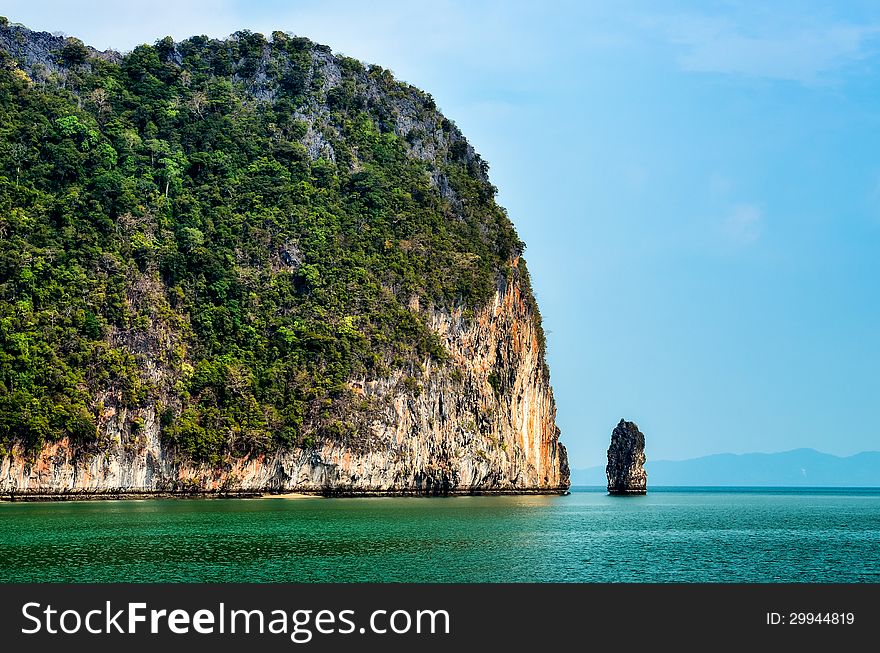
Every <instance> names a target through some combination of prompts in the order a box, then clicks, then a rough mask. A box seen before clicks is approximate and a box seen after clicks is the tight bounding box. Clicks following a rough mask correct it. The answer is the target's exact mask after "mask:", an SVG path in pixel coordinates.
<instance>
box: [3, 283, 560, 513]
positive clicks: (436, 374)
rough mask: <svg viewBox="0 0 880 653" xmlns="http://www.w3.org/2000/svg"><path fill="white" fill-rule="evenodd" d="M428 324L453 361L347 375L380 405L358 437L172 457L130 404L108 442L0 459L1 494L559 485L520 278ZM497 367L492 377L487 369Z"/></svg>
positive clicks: (153, 423) (555, 432) (413, 490)
mask: <svg viewBox="0 0 880 653" xmlns="http://www.w3.org/2000/svg"><path fill="white" fill-rule="evenodd" d="M431 326H432V328H434V329H435V330H436V331H437V333H438V334H440V336H441V337H442V339H443V342H444V344H445V345H446V346H447V348H448V350H449V352H450V355H451V359H452V362H453V364H452V365H444V366H442V367H435V366H431V365H428V366H427V369H426V371H425V375H424V380H423V384H422V388H421V389H420V390H419V391H418V392H412V391H410V390H406V389H402V387H401V385H400V383H399V380H400V379H399V378H395V377H391V378H387V379H381V380H373V381H365V380H363V379H359V380H354V381H353V382H352V386H353V387H354V388H355V392H357V393H363V394H364V395H366V396H368V397H375V398H378V399H379V400H380V401H381V402H382V403H383V404H384V405H385V406H386V408H385V410H384V411H382V412H381V413H380V414H378V415H377V416H376V418H375V420H374V421H373V422H372V423H371V424H370V425H369V440H368V445H366V446H363V445H361V446H358V447H349V446H346V444H345V443H341V442H338V441H325V442H319V443H317V444H316V445H315V446H314V447H310V448H308V449H292V450H287V451H278V452H276V453H273V454H271V455H260V456H255V457H245V458H240V459H235V460H230V461H228V464H225V465H222V466H220V467H211V466H205V465H198V464H194V463H191V462H186V461H180V460H177V459H176V458H175V456H173V455H172V454H171V453H170V452H169V451H167V450H166V448H165V447H163V445H162V439H161V437H160V433H159V431H160V426H159V422H158V420H157V419H156V415H155V412H154V411H150V410H147V411H145V412H144V414H143V420H144V425H143V428H142V431H143V432H142V433H141V434H139V435H132V434H131V427H130V416H129V415H128V414H126V413H125V412H115V411H112V410H110V411H107V412H106V413H105V416H104V421H103V423H102V425H101V429H102V430H103V431H104V433H105V434H106V435H107V437H108V438H109V439H111V440H112V442H113V444H112V445H111V446H109V447H107V448H105V449H103V450H100V451H87V450H78V449H77V448H76V447H72V446H71V445H70V444H69V443H68V442H67V441H65V440H62V441H60V442H57V443H54V444H52V445H49V446H47V447H45V448H43V449H42V450H40V451H39V452H38V453H37V454H36V455H25V454H24V453H23V452H22V451H21V450H18V451H14V452H13V454H12V455H10V456H6V457H4V458H2V459H0V492H2V494H3V495H5V496H7V497H8V496H10V495H11V496H16V495H17V496H19V498H23V497H22V495H28V494H32V495H44V496H45V495H68V494H109V495H125V494H137V493H141V492H147V493H151V492H158V493H186V492H219V493H223V492H226V493H238V492H246V491H256V492H263V491H266V492H282V491H299V492H313V493H321V494H358V493H377V494H382V493H391V494H455V493H528V492H538V493H543V492H561V491H564V490H566V489H567V488H568V485H569V481H568V472H569V470H568V460H567V457H566V452H565V447H564V445H563V444H562V443H560V442H559V440H558V437H559V429H558V428H557V426H556V423H555V415H556V406H555V403H554V400H553V391H552V389H551V388H550V385H549V383H548V379H547V376H546V370H545V366H544V364H543V358H542V356H541V352H540V349H539V346H538V340H537V336H536V333H535V328H534V321H533V316H532V315H531V309H530V307H529V305H528V303H527V302H525V301H524V298H523V295H522V289H521V288H520V286H519V283H518V281H516V280H512V281H511V282H510V283H509V284H507V285H506V286H505V287H503V288H499V290H498V291H497V293H496V295H495V299H494V301H493V302H492V303H491V304H490V305H489V306H487V307H485V308H484V309H483V310H482V311H481V312H480V313H479V314H477V315H475V316H474V317H473V318H472V319H470V320H466V319H464V318H463V317H462V314H461V312H460V311H457V312H454V313H443V312H434V313H432V315H431ZM493 373H494V374H496V375H497V376H498V378H500V379H501V381H500V384H497V388H496V387H493V386H492V384H490V382H489V375H490V374H493Z"/></svg>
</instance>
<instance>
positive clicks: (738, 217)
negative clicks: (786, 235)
mask: <svg viewBox="0 0 880 653" xmlns="http://www.w3.org/2000/svg"><path fill="white" fill-rule="evenodd" d="M721 227H722V231H723V233H724V236H725V238H726V239H727V240H728V241H729V242H731V243H733V244H735V245H749V244H751V243H754V242H756V241H757V240H758V239H759V238H760V237H761V234H762V233H763V231H764V212H763V211H762V210H761V209H760V208H759V207H758V206H756V205H754V204H738V205H736V206H734V207H733V208H732V209H731V210H730V212H729V213H728V214H727V216H726V217H725V218H724V220H723V222H722V225H721Z"/></svg>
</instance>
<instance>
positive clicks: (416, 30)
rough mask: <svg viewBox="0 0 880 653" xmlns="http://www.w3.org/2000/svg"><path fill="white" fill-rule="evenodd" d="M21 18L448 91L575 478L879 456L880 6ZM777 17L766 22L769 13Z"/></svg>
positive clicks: (87, 12)
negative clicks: (291, 47) (498, 225)
mask: <svg viewBox="0 0 880 653" xmlns="http://www.w3.org/2000/svg"><path fill="white" fill-rule="evenodd" d="M119 4H121V3H117V2H77V3H64V2H57V3H52V2H34V1H28V2H20V1H18V0H12V1H9V0H7V1H5V2H4V8H3V10H2V11H3V13H5V14H6V15H7V16H8V17H9V18H10V20H12V21H18V22H22V23H24V24H26V25H28V26H29V27H31V28H34V29H43V30H46V31H56V30H61V31H64V32H65V33H67V34H70V35H76V36H79V37H80V38H82V39H83V40H84V41H86V42H88V43H90V44H92V45H94V46H96V47H100V48H107V47H113V48H116V49H130V48H131V47H133V46H134V45H136V44H137V43H141V42H153V41H155V40H156V39H158V38H161V37H163V36H165V35H166V34H171V35H172V36H174V37H175V38H183V37H186V36H190V35H192V34H196V33H198V34H202V33H204V34H208V35H210V36H225V35H227V34H229V33H231V32H233V31H235V30H238V29H242V28H248V29H252V30H255V31H262V32H264V33H267V34H268V33H270V32H271V31H272V30H276V29H280V30H284V31H292V32H294V33H297V34H300V35H303V36H308V37H309V38H312V39H313V40H316V41H318V42H322V43H326V44H328V45H330V46H331V47H332V48H333V49H334V51H337V52H342V53H344V54H347V55H349V56H353V57H357V58H359V59H362V60H365V61H368V62H372V63H378V64H381V65H383V66H384V67H386V68H390V69H391V70H392V71H394V73H395V74H396V75H397V76H398V77H399V78H401V79H404V80H406V81H408V82H410V83H412V84H415V85H416V86H419V87H421V88H423V89H425V90H427V91H429V92H430V93H431V94H432V95H433V96H434V97H435V99H436V100H437V103H438V105H439V106H440V108H441V109H442V110H443V112H444V113H445V114H446V115H447V116H448V117H450V118H451V119H452V120H454V121H455V122H456V123H457V124H458V125H459V126H460V127H461V128H462V130H463V131H464V133H465V134H466V135H467V137H468V138H469V139H470V141H471V142H472V143H473V144H474V145H475V147H476V148H477V150H478V151H479V152H481V154H482V155H483V156H484V158H485V159H486V160H487V161H488V162H489V163H490V165H491V172H490V174H491V177H492V180H493V182H494V183H495V185H496V186H498V188H499V191H500V192H499V200H500V202H501V203H502V204H503V205H504V206H505V207H507V209H508V211H509V213H510V216H511V218H512V219H513V220H514V222H515V223H516V225H517V228H518V230H519V232H520V235H521V236H522V237H523V239H524V240H525V241H526V243H527V244H528V249H527V251H526V258H527V259H528V262H529V266H530V268H531V270H532V276H533V279H534V285H535V288H536V291H537V295H538V300H539V302H540V305H541V308H542V312H543V315H544V324H545V326H546V327H547V329H548V331H549V334H548V339H549V361H550V366H551V370H552V377H553V385H554V389H555V392H556V397H557V402H558V411H559V412H558V421H559V425H560V427H561V428H562V432H563V440H564V442H565V443H566V445H567V446H568V448H569V451H570V457H571V462H572V466H573V467H585V466H589V465H594V464H600V463H602V461H603V459H604V455H605V449H606V447H607V444H608V440H609V437H610V433H611V429H612V428H613V427H614V425H615V424H616V423H617V421H618V420H619V419H620V418H621V417H626V418H627V419H631V420H634V421H636V422H637V423H638V424H639V426H640V427H641V428H642V430H643V431H644V432H645V434H646V438H647V443H648V444H647V449H648V451H647V453H648V457H649V459H650V458H653V459H670V458H671V459H678V458H689V457H693V456H699V455H704V454H708V453H717V452H727V451H729V452H734V453H741V452H748V451H781V450H787V449H792V448H796V447H814V448H816V449H819V450H822V451H826V452H829V453H835V454H839V455H847V454H852V453H855V452H857V451H861V450H866V449H874V450H876V449H880V427H878V426H877V424H878V419H877V416H876V415H875V414H874V413H875V412H876V410H877V408H878V406H880V380H878V370H880V344H878V343H880V337H878V335H880V290H878V280H880V255H878V253H880V7H878V6H877V5H876V3H868V2H848V3H843V2H842V3H834V6H833V7H829V6H828V4H829V3H818V2H816V3H810V2H798V3H786V2H774V3H753V2H742V3H740V2H693V3H691V2H647V1H645V2H625V1H624V2H603V3H598V2H596V3H585V2H555V3H554V2H546V3H518V2H489V1H487V2H474V1H471V2H466V1H461V2H443V1H435V2H425V3H417V2H382V1H376V2H371V3H361V2H258V1H255V0H251V1H249V2H232V1H230V2H199V1H194V2H168V1H166V0H154V1H153V2H129V3H127V6H126V7H124V8H122V7H120V6H119ZM759 4H764V5H766V6H759Z"/></svg>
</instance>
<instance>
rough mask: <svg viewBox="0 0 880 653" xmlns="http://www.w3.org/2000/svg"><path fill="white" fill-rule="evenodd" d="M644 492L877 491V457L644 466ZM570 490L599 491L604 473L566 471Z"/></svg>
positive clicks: (709, 459)
mask: <svg viewBox="0 0 880 653" xmlns="http://www.w3.org/2000/svg"><path fill="white" fill-rule="evenodd" d="M645 469H646V470H647V472H648V487H649V488H650V487H651V486H652V485H653V486H664V485H667V486H668V485H722V486H777V487H778V486H789V487H791V486H794V487H810V486H812V487H880V451H865V452H862V453H859V454H856V455H854V456H847V457H840V456H832V455H831V454H827V453H822V452H820V451H816V450H815V449H795V450H793V451H783V452H780V453H747V454H731V453H722V454H715V455H712V456H703V457H702V458H692V459H690V460H656V461H651V460H649V461H648V462H647V463H646V464H645ZM571 484H572V485H605V484H606V479H605V467H604V465H603V466H601V467H589V468H587V469H573V470H572V471H571Z"/></svg>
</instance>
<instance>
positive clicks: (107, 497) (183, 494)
mask: <svg viewBox="0 0 880 653" xmlns="http://www.w3.org/2000/svg"><path fill="white" fill-rule="evenodd" d="M289 494H291V492H290V491H289V490H269V489H267V490H265V491H260V490H196V491H194V490H178V491H174V490H125V489H118V490H97V491H88V490H75V491H65V492H39V491H36V492H27V491H25V492H4V493H2V494H0V502H5V503H16V502H25V503H37V502H49V501H126V500H129V501H143V500H151V499H261V498H267V497H283V496H285V495H289ZM293 494H296V495H300V496H304V497H323V498H360V497H363V498H367V497H413V498H416V497H462V496H565V495H567V494H570V492H569V490H568V488H567V487H558V488H534V489H522V490H504V489H499V490H485V489H479V488H474V489H457V490H447V491H446V492H425V491H422V490H416V489H412V490H362V489H352V488H349V489H341V488H327V489H325V490H320V491H309V490H305V491H302V492H299V491H298V492H295V493H293Z"/></svg>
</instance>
